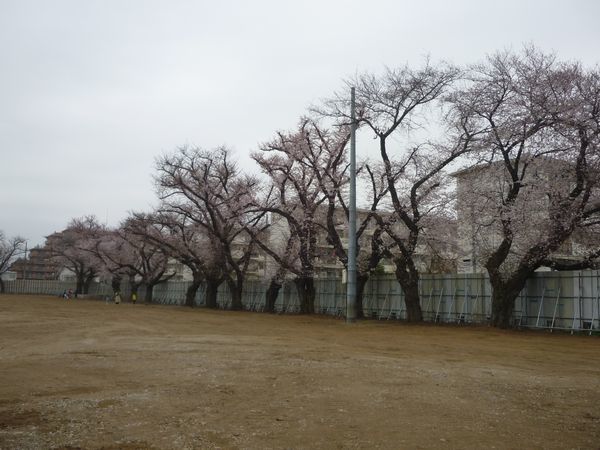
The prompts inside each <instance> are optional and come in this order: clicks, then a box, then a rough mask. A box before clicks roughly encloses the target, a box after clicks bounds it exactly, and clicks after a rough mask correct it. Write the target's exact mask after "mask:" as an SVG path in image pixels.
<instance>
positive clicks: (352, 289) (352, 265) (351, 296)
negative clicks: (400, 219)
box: [346, 87, 356, 323]
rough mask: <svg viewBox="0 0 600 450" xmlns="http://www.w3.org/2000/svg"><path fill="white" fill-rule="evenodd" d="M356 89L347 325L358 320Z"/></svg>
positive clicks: (352, 97)
mask: <svg viewBox="0 0 600 450" xmlns="http://www.w3.org/2000/svg"><path fill="white" fill-rule="evenodd" d="M355 103H356V102H355V89H354V87H352V88H351V89H350V119H351V121H352V124H351V125H350V202H349V203H350V204H349V218H348V285H347V289H348V291H347V294H346V323H352V322H354V321H355V320H356V105H355Z"/></svg>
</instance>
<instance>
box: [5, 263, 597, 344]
mask: <svg viewBox="0 0 600 450" xmlns="http://www.w3.org/2000/svg"><path fill="white" fill-rule="evenodd" d="M189 286H190V282H185V281H168V282H166V283H161V284H159V285H157V286H155V287H154V290H153V298H154V301H155V302H157V303H162V304H170V305H183V304H184V303H185V296H186V291H187V289H188V287H189ZM268 287H269V283H268V282H266V281H264V280H248V281H247V282H246V283H245V285H244V291H243V303H244V307H245V309H247V310H251V311H264V308H265V293H266V291H267V289H268ZM5 288H6V293H8V294H43V295H57V296H60V295H61V294H62V293H63V292H64V291H66V290H68V289H72V290H75V284H74V283H73V282H72V281H58V280H13V281H5ZM315 291H316V299H315V311H316V312H317V313H320V314H330V315H338V316H343V315H344V314H345V309H346V285H345V284H343V283H342V280H340V279H319V278H317V279H315ZM130 292H131V289H130V286H129V284H128V283H126V282H124V283H122V285H121V294H122V296H123V298H125V299H127V298H129V295H130ZM419 292H420V299H421V309H422V311H423V318H424V320H425V321H428V322H446V323H487V322H488V321H489V320H490V315H491V298H492V297H491V292H492V290H491V286H490V283H489V279H488V278H487V276H486V275H485V274H445V275H422V276H421V280H420V286H419ZM144 293H145V290H144V289H143V288H140V289H139V291H138V298H140V299H142V298H144ZM89 295H90V296H93V297H98V298H104V299H110V298H111V297H112V289H111V286H110V284H107V283H92V285H91V287H90V292H89ZM205 297H206V287H205V286H201V288H200V289H199V290H198V292H197V293H196V297H195V304H196V305H198V306H201V305H204V304H205ZM217 304H218V306H219V307H220V308H223V309H227V308H230V307H231V295H230V291H229V287H228V285H227V284H226V283H223V284H222V285H221V286H220V287H219V290H218V294H217ZM275 310H276V311H277V312H279V313H297V312H298V311H299V310H300V302H299V298H298V292H297V290H296V286H295V284H294V283H293V282H292V281H288V282H286V283H284V284H283V286H282V287H281V289H280V291H279V296H278V298H277V301H276V303H275ZM363 311H364V315H365V317H369V318H376V319H380V320H390V319H395V320H398V319H399V320H403V319H406V305H405V301H404V294H403V292H402V289H401V288H400V285H399V284H398V282H397V281H396V279H395V278H394V277H393V276H390V275H387V276H378V277H372V278H371V279H369V280H368V282H367V284H366V285H365V289H364V293H363ZM513 323H514V325H516V326H520V327H525V328H543V329H550V330H555V329H556V330H567V331H569V330H570V331H586V332H588V333H589V334H592V332H593V331H594V330H598V329H600V271H598V270H586V271H572V272H538V273H535V274H534V276H533V277H531V278H530V279H529V280H527V283H526V285H525V288H524V289H523V290H522V292H521V293H520V295H519V297H518V298H517V300H516V302H515V308H514V314H513Z"/></svg>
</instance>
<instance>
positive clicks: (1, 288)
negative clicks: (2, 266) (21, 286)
mask: <svg viewBox="0 0 600 450" xmlns="http://www.w3.org/2000/svg"><path fill="white" fill-rule="evenodd" d="M0 294H4V280H3V279H2V275H0Z"/></svg>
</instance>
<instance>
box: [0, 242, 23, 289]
mask: <svg viewBox="0 0 600 450" xmlns="http://www.w3.org/2000/svg"><path fill="white" fill-rule="evenodd" d="M26 246H27V240H26V239H25V238H22V237H20V236H15V237H13V238H7V237H6V236H5V235H4V233H3V232H2V231H0V293H4V280H3V279H2V274H4V273H6V272H7V271H8V269H9V268H10V266H11V264H12V263H13V262H14V260H15V259H16V258H17V257H19V256H20V255H22V254H24V253H25V251H26V248H27V247H26Z"/></svg>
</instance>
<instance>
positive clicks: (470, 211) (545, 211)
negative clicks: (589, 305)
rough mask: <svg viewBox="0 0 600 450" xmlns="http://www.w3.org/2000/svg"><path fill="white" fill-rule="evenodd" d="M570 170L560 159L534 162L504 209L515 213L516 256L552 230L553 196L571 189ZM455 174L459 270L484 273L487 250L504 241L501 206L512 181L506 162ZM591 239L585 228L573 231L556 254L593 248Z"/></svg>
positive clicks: (573, 256) (567, 257)
mask: <svg viewBox="0 0 600 450" xmlns="http://www.w3.org/2000/svg"><path fill="white" fill-rule="evenodd" d="M571 172H572V167H571V166H570V165H569V164H568V163H566V162H564V161H560V160H554V159H550V158H546V159H541V158H540V159H539V160H535V161H532V162H530V164H529V167H528V169H527V172H526V176H525V178H524V179H523V180H522V181H521V191H520V192H519V197H518V199H517V201H516V202H515V203H514V204H513V205H511V207H510V208H508V207H506V210H504V211H503V212H502V213H503V214H504V215H505V217H506V216H507V214H508V215H510V217H509V218H510V221H511V228H512V229H513V232H514V240H513V245H512V248H511V253H512V254H513V255H514V256H518V255H519V254H520V252H522V251H523V250H524V249H526V248H528V245H530V243H531V242H535V241H539V240H541V239H543V238H544V235H547V229H548V228H547V227H549V226H550V224H551V221H550V219H549V217H550V208H551V203H550V196H551V195H554V194H556V195H558V193H559V192H568V189H569V186H570V183H571V181H570V180H571V179H572V178H571V176H570V175H569V174H570V173H571ZM453 176H454V178H455V180H456V186H457V187H456V189H457V211H456V212H457V229H456V230H457V238H458V239H457V249H458V272H460V273H472V272H484V271H485V267H484V264H485V260H486V257H487V255H488V254H489V252H490V251H491V250H493V249H496V248H497V247H498V245H499V244H500V242H501V240H502V233H501V222H500V209H501V208H502V205H503V196H505V195H506V192H507V189H509V187H510V183H511V180H510V179H509V177H508V176H507V174H506V172H505V168H504V164H503V163H501V162H497V163H493V164H486V165H480V166H476V167H472V168H469V169H466V170H462V171H459V172H456V173H454V174H453ZM553 193H554V194H553ZM586 239H587V238H586V236H584V235H582V234H581V233H579V234H577V233H575V234H573V236H571V237H570V238H569V239H567V240H566V241H565V242H564V243H563V244H562V245H561V247H560V248H559V249H558V250H557V251H556V252H554V253H553V254H552V255H551V258H552V259H554V260H557V261H573V260H577V259H579V258H580V256H581V255H582V254H584V253H585V251H586V250H587V249H589V248H590V247H589V243H586ZM540 270H548V269H547V268H541V269H540Z"/></svg>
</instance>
